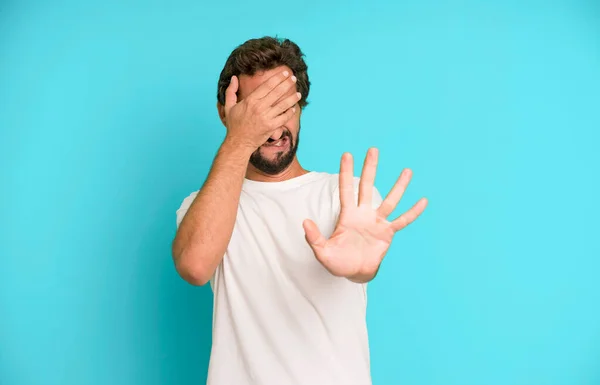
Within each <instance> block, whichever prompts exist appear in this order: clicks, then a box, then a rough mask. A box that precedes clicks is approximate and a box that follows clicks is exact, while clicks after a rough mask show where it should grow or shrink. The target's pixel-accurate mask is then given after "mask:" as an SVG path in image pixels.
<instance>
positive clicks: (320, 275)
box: [173, 37, 427, 385]
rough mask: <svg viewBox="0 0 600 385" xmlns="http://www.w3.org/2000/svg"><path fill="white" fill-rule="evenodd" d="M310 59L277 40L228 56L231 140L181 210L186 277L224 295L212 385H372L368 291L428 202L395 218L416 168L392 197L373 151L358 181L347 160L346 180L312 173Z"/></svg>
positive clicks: (176, 251)
mask: <svg viewBox="0 0 600 385" xmlns="http://www.w3.org/2000/svg"><path fill="white" fill-rule="evenodd" d="M303 56H304V55H303V54H302V52H301V51H300V49H299V48H298V46H297V45H296V44H294V43H293V42H291V41H289V40H280V39H275V38H270V37H265V38H262V39H252V40H249V41H247V42H245V43H244V44H242V45H241V46H239V47H237V48H236V49H235V50H234V51H233V52H232V53H231V55H230V57H229V59H228V60H227V62H226V64H225V67H224V68H223V71H222V72H221V76H220V79H219V83H218V102H217V109H218V112H219V115H220V117H221V121H222V122H223V124H224V125H225V127H226V129H227V134H226V137H225V139H224V141H223V143H222V144H221V146H220V148H219V150H218V152H217V155H216V157H215V159H214V162H213V164H212V167H211V170H210V172H209V175H208V177H207V179H206V181H205V182H204V185H203V186H202V188H201V189H200V190H199V191H198V192H194V193H192V194H191V195H190V196H188V197H187V198H185V199H184V200H183V203H182V204H181V207H180V208H179V210H178V211H177V225H178V230H177V234H176V236H175V239H174V241H173V257H174V260H175V266H176V269H177V271H178V272H179V274H180V275H181V276H182V277H183V278H184V279H185V280H186V281H188V282H189V283H191V284H194V285H204V284H206V283H207V282H210V284H211V287H212V289H213V293H214V313H213V345H212V351H211V358H210V364H209V370H208V384H210V385H247V384H257V385H287V384H290V385H291V384H294V385H329V384H331V385H334V384H335V385H354V384H356V385H367V384H371V376H370V362H369V345H368V337H367V327H366V319H365V317H366V302H367V298H366V297H367V296H366V284H367V282H369V281H370V280H372V279H373V278H374V277H375V275H376V273H377V270H378V269H379V265H380V264H381V261H382V259H383V257H384V255H385V254H386V252H387V250H388V248H389V246H390V243H391V242H392V238H393V236H394V233H395V232H397V231H398V230H400V229H402V228H404V227H405V226H406V225H408V224H409V223H411V222H412V221H414V220H415V219H416V218H417V217H418V216H419V215H420V214H421V213H422V212H423V210H424V209H425V206H426V204H427V201H426V200H425V199H421V200H420V201H419V202H418V203H417V204H416V205H415V206H413V207H412V208H411V209H410V210H409V211H407V212H406V213H404V214H403V215H401V216H400V217H399V218H397V219H395V220H393V221H388V220H387V219H386V218H387V217H388V215H390V214H391V212H392V211H393V210H394V208H395V207H396V205H397V203H398V201H399V200H400V198H401V196H402V194H403V192H404V190H405V188H406V186H407V185H408V182H409V180H410V178H411V172H410V170H408V169H406V170H404V172H403V173H402V174H401V176H400V178H399V179H398V181H397V183H396V184H395V186H394V187H393V188H392V190H391V192H390V193H389V195H388V196H387V197H386V199H385V200H382V198H381V196H380V195H379V193H378V192H377V190H376V189H375V188H374V187H373V183H374V179H375V171H376V167H377V156H378V153H377V150H376V149H370V150H369V151H368V153H367V157H366V159H365V163H364V166H363V170H362V176H361V178H355V177H354V176H353V160H352V157H351V155H350V154H344V155H343V156H342V161H341V167H340V173H339V176H338V175H331V174H327V173H323V172H316V171H308V170H305V169H304V168H302V166H301V165H300V163H299V161H298V159H297V157H296V150H297V148H298V142H299V134H300V117H301V114H302V109H303V108H304V107H305V106H306V105H307V102H306V98H307V96H308V92H309V88H310V82H309V80H308V75H307V72H306V71H307V66H306V64H305V62H304V60H303Z"/></svg>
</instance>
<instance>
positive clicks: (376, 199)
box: [327, 174, 383, 207]
mask: <svg viewBox="0 0 600 385" xmlns="http://www.w3.org/2000/svg"><path fill="white" fill-rule="evenodd" d="M327 175H328V178H327V183H329V186H330V189H331V192H332V194H333V195H332V197H333V198H334V201H339V194H340V175H339V174H327ZM353 181H354V199H355V203H356V204H358V192H359V188H360V176H354V178H353ZM382 201H383V198H382V197H381V194H380V192H379V190H378V189H377V187H376V186H373V205H374V207H378V206H379V205H380V204H381V202H382Z"/></svg>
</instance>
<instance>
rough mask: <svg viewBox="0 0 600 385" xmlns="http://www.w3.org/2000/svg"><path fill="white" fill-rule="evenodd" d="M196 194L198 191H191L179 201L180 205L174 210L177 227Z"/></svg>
mask: <svg viewBox="0 0 600 385" xmlns="http://www.w3.org/2000/svg"><path fill="white" fill-rule="evenodd" d="M196 195H198V191H194V192H193V193H191V194H190V195H188V196H187V197H185V199H184V200H183V202H181V205H180V206H179V208H178V209H177V211H176V217H177V228H179V225H180V224H181V221H183V217H185V214H186V213H187V211H188V209H189V208H190V206H191V205H192V202H194V199H196Z"/></svg>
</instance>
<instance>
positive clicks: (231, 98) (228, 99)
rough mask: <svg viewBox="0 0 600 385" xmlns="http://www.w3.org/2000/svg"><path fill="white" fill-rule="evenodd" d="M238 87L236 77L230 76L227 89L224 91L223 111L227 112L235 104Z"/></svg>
mask: <svg viewBox="0 0 600 385" xmlns="http://www.w3.org/2000/svg"><path fill="white" fill-rule="evenodd" d="M238 86H239V83H238V78H237V76H232V77H231V82H229V87H227V89H226V90H225V111H229V110H230V109H231V107H233V106H234V105H235V104H236V103H237V91H238Z"/></svg>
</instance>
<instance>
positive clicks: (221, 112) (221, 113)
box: [217, 102, 225, 126]
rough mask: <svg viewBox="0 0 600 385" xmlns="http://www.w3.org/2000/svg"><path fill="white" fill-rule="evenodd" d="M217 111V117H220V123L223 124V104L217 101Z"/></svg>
mask: <svg viewBox="0 0 600 385" xmlns="http://www.w3.org/2000/svg"><path fill="white" fill-rule="evenodd" d="M217 111H218V112H219V118H221V123H223V125H224V126H225V106H224V105H222V104H221V103H219V102H217Z"/></svg>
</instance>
